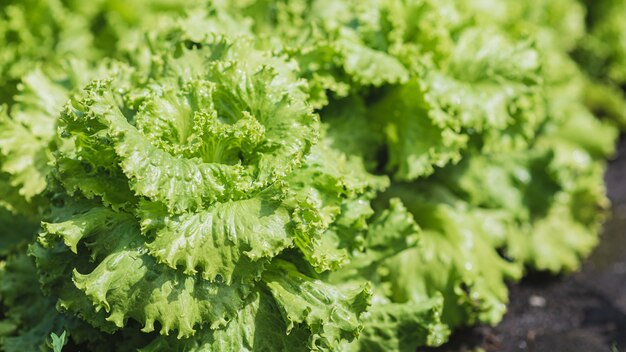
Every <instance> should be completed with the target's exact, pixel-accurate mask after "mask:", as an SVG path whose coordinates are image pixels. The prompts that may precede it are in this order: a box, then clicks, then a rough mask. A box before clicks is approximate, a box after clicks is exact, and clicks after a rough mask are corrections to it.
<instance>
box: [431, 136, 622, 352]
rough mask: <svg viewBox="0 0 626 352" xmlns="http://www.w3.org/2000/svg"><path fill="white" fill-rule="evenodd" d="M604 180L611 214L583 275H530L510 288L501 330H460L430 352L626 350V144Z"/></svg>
mask: <svg viewBox="0 0 626 352" xmlns="http://www.w3.org/2000/svg"><path fill="white" fill-rule="evenodd" d="M605 178H606V182H607V189H608V195H609V198H611V201H612V203H613V207H612V211H611V214H610V217H609V219H608V220H607V222H606V224H605V226H604V232H603V234H602V238H601V241H600V245H599V246H598V247H597V248H596V249H595V251H594V252H593V254H592V255H591V256H590V257H589V258H588V259H587V260H586V261H585V263H584V264H583V268H582V270H581V271H580V272H578V273H575V274H571V275H568V276H551V275H547V274H545V273H531V274H530V275H529V276H528V277H527V278H526V279H524V280H523V281H522V282H520V283H517V284H513V285H511V286H510V304H509V310H508V312H507V314H506V315H505V316H504V319H503V320H502V322H501V323H500V324H499V325H497V326H495V327H491V326H477V327H473V328H469V329H466V330H461V331H458V332H456V333H455V334H453V336H452V337H451V339H450V342H449V343H447V344H446V345H444V346H442V347H441V348H437V349H432V350H431V349H429V351H436V352H452V351H455V352H464V351H468V352H469V351H487V352H492V351H503V352H507V351H516V352H517V351H523V352H543V351H548V352H561V351H567V352H617V351H626V139H622V140H621V142H620V144H619V148H618V153H617V155H616V156H615V159H614V160H612V161H611V162H610V164H609V168H608V170H607V173H606V177H605Z"/></svg>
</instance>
